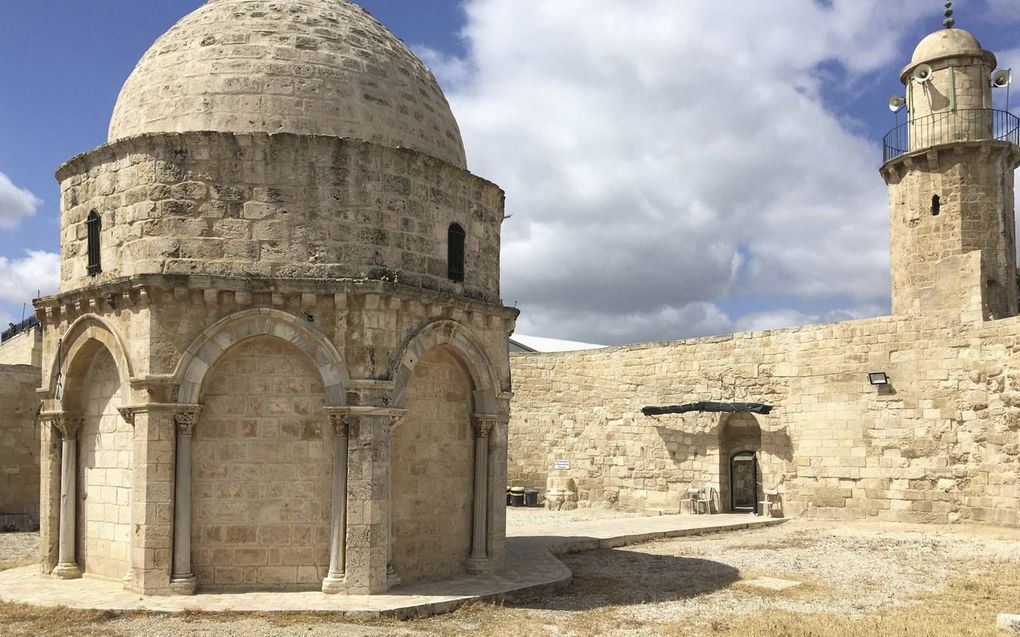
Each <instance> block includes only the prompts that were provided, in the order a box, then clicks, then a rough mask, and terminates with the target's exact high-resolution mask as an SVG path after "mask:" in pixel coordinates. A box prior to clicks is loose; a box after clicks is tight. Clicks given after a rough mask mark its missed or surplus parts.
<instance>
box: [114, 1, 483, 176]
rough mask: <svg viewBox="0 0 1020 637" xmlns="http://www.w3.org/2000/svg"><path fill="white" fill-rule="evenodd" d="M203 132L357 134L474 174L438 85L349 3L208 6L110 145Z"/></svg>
mask: <svg viewBox="0 0 1020 637" xmlns="http://www.w3.org/2000/svg"><path fill="white" fill-rule="evenodd" d="M193 131H216V132H228V133H252V132H263V133H295V134H304V135H329V136H335V137H354V138H358V139H362V140H365V141H369V142H373V143H377V144H381V145H385V146H391V147H405V148H411V149H413V150H416V151H419V152H422V153H425V154H427V155H431V156H434V157H438V158H439V159H442V160H444V161H447V162H449V163H451V164H453V165H455V166H458V167H460V168H466V160H465V156H464V145H463V142H462V141H461V136H460V130H459V128H458V126H457V121H456V120H455V119H454V117H453V113H452V112H451V110H450V105H449V103H448V102H447V101H446V97H445V96H444V95H443V92H442V90H441V89H440V88H439V85H438V84H437V83H436V80H435V77H434V76H433V75H432V73H431V72H430V71H429V69H428V68H427V67H426V66H425V65H424V64H423V63H422V61H421V60H419V59H418V58H417V57H416V56H415V55H414V54H413V53H412V52H411V51H410V50H409V49H408V48H407V46H405V45H404V43H403V42H401V41H400V40H399V39H398V38H397V37H396V36H395V35H393V33H391V32H390V31H389V30H388V29H386V28H385V27H384V26H382V25H381V24H380V23H379V22H378V21H376V20H375V18H373V17H372V16H371V15H370V14H369V13H368V12H367V11H365V10H364V9H362V8H361V7H359V6H358V5H356V4H354V3H352V2H348V1H347V0H278V1H275V2H267V1H266V0H209V2H208V3H206V4H205V5H203V6H202V7H201V8H199V9H198V10H196V11H195V12H193V13H191V14H190V15H188V16H186V17H184V18H183V19H182V20H181V21H180V22H178V23H177V24H176V25H175V26H174V27H173V28H171V29H170V30H169V31H168V32H167V33H166V34H164V35H163V36H162V37H161V38H159V40H157V41H156V43H155V44H153V45H152V47H151V48H150V49H149V51H148V52H147V53H146V54H145V55H144V56H143V57H142V59H141V61H140V62H139V63H138V65H137V66H136V67H135V70H134V71H133V72H132V73H131V76H130V77H129V78H128V80H127V82H126V83H125V84H124V88H123V89H122V90H121V93H120V97H119V98H118V99H117V105H116V107H115V108H114V111H113V117H112V119H111V121H110V134H109V140H110V141H111V142H113V141H116V140H119V139H124V138H126V137H131V136H134V135H140V134H143V133H183V132H193Z"/></svg>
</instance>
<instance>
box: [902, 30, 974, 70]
mask: <svg viewBox="0 0 1020 637" xmlns="http://www.w3.org/2000/svg"><path fill="white" fill-rule="evenodd" d="M956 55H977V56H985V55H990V54H989V53H988V51H985V50H984V48H982V46H981V43H980V42H978V40H977V38H975V37H974V36H973V34H971V33H970V32H969V31H964V30H963V29H939V30H938V31H936V32H934V33H932V34H931V35H929V36H927V37H925V38H924V39H923V40H921V42H920V44H918V45H917V48H916V49H914V56H913V57H912V58H911V60H910V64H911V66H916V65H918V64H921V63H923V62H931V61H933V60H939V59H942V58H946V57H952V56H956Z"/></svg>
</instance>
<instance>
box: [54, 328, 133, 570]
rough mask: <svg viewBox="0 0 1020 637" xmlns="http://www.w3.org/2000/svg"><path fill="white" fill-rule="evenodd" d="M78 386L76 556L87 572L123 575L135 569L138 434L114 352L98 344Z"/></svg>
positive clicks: (76, 378)
mask: <svg viewBox="0 0 1020 637" xmlns="http://www.w3.org/2000/svg"><path fill="white" fill-rule="evenodd" d="M94 349H95V353H94V354H93V356H92V360H91V362H90V363H89V364H88V366H87V367H86V368H85V370H84V373H83V374H82V375H81V376H80V377H74V378H72V379H69V380H70V382H74V383H80V385H79V386H78V387H76V388H74V394H75V395H76V397H77V400H76V401H75V402H78V403H79V404H78V405H76V406H75V408H76V410H77V413H80V414H81V415H82V418H83V422H82V428H81V431H80V433H79V434H78V439H79V447H78V463H77V464H78V475H77V480H78V487H77V494H78V507H77V508H78V530H77V534H76V535H77V556H78V562H79V564H80V566H81V569H82V572H83V573H85V574H87V575H93V576H96V577H102V578H108V579H121V578H123V577H124V576H125V575H126V574H128V573H129V572H130V568H131V523H132V521H131V497H132V480H133V466H134V463H133V450H134V432H133V431H132V429H131V425H129V424H128V423H127V422H125V421H124V419H123V418H121V416H120V413H119V412H118V411H117V407H118V406H120V405H121V404H123V402H124V399H123V394H124V388H123V386H122V385H121V382H120V375H119V373H118V371H117V364H116V363H115V362H114V360H113V356H111V354H110V352H109V351H108V350H107V349H106V348H105V347H102V346H96V347H95V348H94Z"/></svg>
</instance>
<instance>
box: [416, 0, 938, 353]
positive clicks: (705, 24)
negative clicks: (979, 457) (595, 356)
mask: <svg viewBox="0 0 1020 637" xmlns="http://www.w3.org/2000/svg"><path fill="white" fill-rule="evenodd" d="M902 4H907V3H890V2H885V1H882V0H831V1H829V2H824V3H823V2H817V1H816V0H777V1H776V2H767V3H766V2H741V3H727V2H701V3H694V2H676V1H675V0H631V1H629V2H626V3H622V2H618V1H616V0H557V2H545V1H543V0H469V2H467V4H466V5H465V8H466V11H467V18H468V20H467V26H466V27H465V30H464V34H463V35H464V37H465V41H466V43H467V45H468V51H469V53H468V55H467V57H465V58H463V59H459V58H453V59H449V58H442V57H441V56H439V55H438V54H436V53H435V52H426V53H425V57H426V58H427V59H429V61H430V62H431V63H432V65H433V68H434V69H435V70H436V71H437V74H438V75H439V77H440V78H441V80H442V81H443V82H444V84H445V85H446V86H447V88H448V91H447V94H448V97H449V98H450V101H451V103H452V105H453V108H454V112H455V113H456V114H457V117H458V120H459V122H460V125H461V128H462V130H463V133H464V138H465V142H466V145H467V152H468V160H469V163H470V165H471V168H472V170H473V171H474V172H476V173H477V174H480V175H483V176H485V177H486V178H489V179H492V180H493V181H495V182H496V183H498V184H500V185H501V186H503V187H504V188H505V189H506V190H507V193H508V199H507V212H508V213H511V214H512V215H513V217H512V218H511V219H510V220H508V221H507V222H506V224H504V228H503V241H504V249H503V297H504V299H505V301H507V302H508V303H510V304H514V303H516V304H517V305H518V306H519V307H520V308H521V309H522V312H523V314H522V318H521V322H522V327H521V331H522V332H524V333H531V334H541V335H546V336H555V337H560V338H568V339H575V340H583V341H593V342H604V343H618V342H626V341H640V340H646V339H664V338H678V337H683V336H692V335H699V334H707V333H718V332H719V331H725V330H728V329H732V328H733V327H734V326H736V325H738V324H739V317H737V318H736V320H734V319H732V318H731V317H728V316H726V314H725V313H723V312H722V311H720V310H719V309H718V305H717V304H718V303H719V302H720V301H723V300H725V299H728V298H738V297H739V298H741V299H745V300H748V302H747V303H744V304H743V305H749V306H753V305H754V300H755V299H758V300H759V301H762V300H764V299H769V300H770V301H771V302H769V303H768V305H769V306H775V305H776V304H777V302H778V303H779V304H781V305H783V306H784V307H793V308H796V307H797V304H798V303H799V302H807V301H810V302H811V303H812V306H813V307H823V306H828V307H832V308H845V307H851V308H877V312H878V313H881V311H883V309H884V308H885V307H886V306H887V304H888V294H889V280H888V264H889V258H888V221H887V215H888V213H887V207H886V192H885V186H884V184H883V183H882V180H881V178H880V177H879V176H878V174H877V167H878V163H879V161H880V159H881V149H880V147H879V146H878V145H877V143H876V142H875V141H874V140H871V139H866V138H863V137H861V136H859V135H858V134H856V133H855V132H854V131H856V130H859V129H860V125H859V122H854V121H852V120H847V119H846V118H845V117H844V116H841V115H840V114H838V113H836V112H834V111H833V109H830V108H829V107H828V106H827V104H826V99H827V95H828V94H831V92H829V89H833V90H838V89H839V87H845V86H848V85H851V84H852V83H853V82H855V81H857V80H858V79H859V78H860V77H862V76H863V75H862V74H867V73H869V72H872V71H874V70H876V69H877V68H879V67H881V66H882V65H884V64H888V63H889V62H890V61H893V60H896V59H897V58H899V57H902V56H903V55H904V51H905V50H906V49H907V48H909V45H908V43H905V42H903V41H902V40H903V36H904V35H905V32H906V30H907V29H908V28H909V26H910V25H911V22H912V20H913V19H915V18H916V14H917V13H918V12H916V11H908V8H907V7H904V6H902ZM892 81H893V82H894V81H895V78H892ZM762 305H764V303H762ZM804 316H807V315H804Z"/></svg>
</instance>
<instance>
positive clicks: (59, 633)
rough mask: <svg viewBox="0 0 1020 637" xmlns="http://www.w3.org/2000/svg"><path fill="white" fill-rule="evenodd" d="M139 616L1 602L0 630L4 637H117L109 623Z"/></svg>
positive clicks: (118, 634)
mask: <svg viewBox="0 0 1020 637" xmlns="http://www.w3.org/2000/svg"><path fill="white" fill-rule="evenodd" d="M138 615H140V613H118V612H114V611H112V610H77V609H73V608H67V607H65V606H56V607H42V606H29V605H27V604H10V603H7V602H0V626H2V627H3V630H2V633H0V634H3V635H5V636H8V635H9V636H10V637H16V636H20V635H32V636H34V637H64V636H65V635H74V636H76V637H77V636H78V635H81V636H82V637H91V636H93V635H95V636H97V637H98V636H100V635H102V636H103V637H107V636H109V637H118V636H120V635H122V634H124V633H121V632H119V631H116V630H114V629H113V628H112V627H111V626H110V623H111V622H114V621H116V620H119V619H122V618H125V617H133V616H138Z"/></svg>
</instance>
